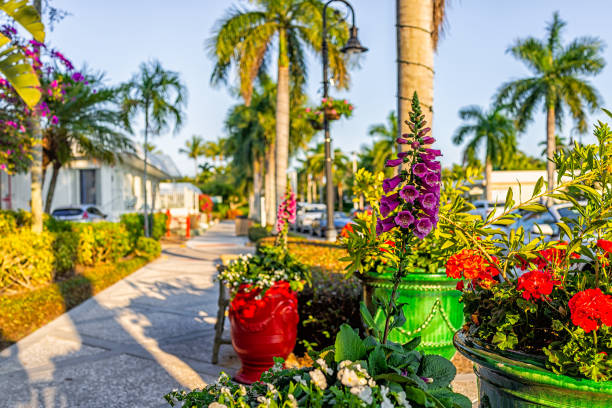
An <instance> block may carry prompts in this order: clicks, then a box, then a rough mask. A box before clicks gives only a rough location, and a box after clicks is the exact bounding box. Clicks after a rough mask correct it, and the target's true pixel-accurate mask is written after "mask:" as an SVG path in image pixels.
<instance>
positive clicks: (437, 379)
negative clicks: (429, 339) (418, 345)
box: [418, 354, 457, 389]
mask: <svg viewBox="0 0 612 408" xmlns="http://www.w3.org/2000/svg"><path fill="white" fill-rule="evenodd" d="M456 374H457V369H456V368H455V366H454V365H453V364H452V363H451V362H450V361H448V360H447V359H445V358H444V357H442V356H437V355H434V354H430V355H426V356H425V357H423V360H421V367H419V372H418V375H419V377H425V378H430V379H431V380H433V381H432V382H429V381H427V380H426V381H425V382H426V383H427V384H428V388H429V389H436V388H444V387H447V386H448V385H449V384H450V383H451V381H453V378H455V375H456Z"/></svg>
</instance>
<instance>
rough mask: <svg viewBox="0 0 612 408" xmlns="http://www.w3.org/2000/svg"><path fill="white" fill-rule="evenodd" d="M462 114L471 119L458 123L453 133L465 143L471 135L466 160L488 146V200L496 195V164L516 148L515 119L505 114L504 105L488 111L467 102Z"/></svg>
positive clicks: (471, 159)
mask: <svg viewBox="0 0 612 408" xmlns="http://www.w3.org/2000/svg"><path fill="white" fill-rule="evenodd" d="M459 117H460V118H461V119H462V120H464V121H469V123H467V124H465V125H463V126H461V127H459V129H457V132H456V133H455V135H454V136H453V143H455V144H456V145H459V144H462V143H463V142H464V141H465V140H466V139H467V138H468V137H470V136H471V137H472V139H471V140H469V142H468V144H467V145H466V147H465V152H464V161H467V162H469V161H473V160H474V159H475V158H476V156H477V153H478V150H479V148H480V147H481V146H482V145H484V150H485V179H486V183H487V184H486V187H487V188H486V191H487V193H486V195H487V200H488V201H491V200H492V199H493V191H492V190H491V173H492V171H493V166H497V165H499V164H501V163H502V162H503V161H504V159H506V158H508V157H509V155H511V154H513V153H514V151H515V150H516V130H515V127H514V122H513V121H512V120H511V119H510V118H508V117H507V116H505V115H504V114H503V112H502V108H499V107H496V108H492V109H491V110H489V111H488V112H485V111H483V110H482V109H481V108H480V107H479V106H468V107H465V108H462V109H461V110H460V111H459Z"/></svg>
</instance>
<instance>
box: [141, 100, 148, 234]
mask: <svg viewBox="0 0 612 408" xmlns="http://www.w3.org/2000/svg"><path fill="white" fill-rule="evenodd" d="M148 141H149V104H148V103H146V104H145V134H144V171H143V183H142V191H143V192H144V214H143V215H144V235H145V237H148V236H149V210H148V208H147V165H148V159H149V149H147V145H148Z"/></svg>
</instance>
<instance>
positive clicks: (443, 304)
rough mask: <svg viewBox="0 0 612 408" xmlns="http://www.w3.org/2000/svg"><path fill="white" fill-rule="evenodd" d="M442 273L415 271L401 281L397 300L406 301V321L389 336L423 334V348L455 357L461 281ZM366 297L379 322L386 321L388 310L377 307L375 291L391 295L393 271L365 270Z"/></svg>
mask: <svg viewBox="0 0 612 408" xmlns="http://www.w3.org/2000/svg"><path fill="white" fill-rule="evenodd" d="M439 272H440V273H435V274H432V273H422V272H418V271H415V272H411V273H409V274H407V275H406V276H405V277H404V278H403V279H402V282H401V283H400V285H399V287H398V290H397V303H404V304H405V306H404V315H405V316H406V323H404V325H403V326H402V327H399V328H397V329H394V330H392V331H391V332H390V333H389V340H391V341H394V342H396V343H401V344H403V343H406V342H408V341H409V340H410V339H412V338H413V337H415V336H421V345H420V346H419V350H421V351H424V352H426V353H429V354H440V355H442V356H444V357H446V358H449V359H450V358H452V357H453V355H454V354H455V347H454V346H453V335H454V334H455V332H456V331H457V330H458V329H459V328H460V327H461V326H462V325H463V305H462V304H461V303H459V297H460V296H461V292H460V291H458V290H456V289H455V287H456V285H457V281H456V280H454V279H451V278H448V277H447V276H446V274H445V273H444V271H443V270H440V271H439ZM362 280H363V283H364V284H363V297H364V301H365V303H366V305H367V306H368V309H370V312H371V313H372V315H373V316H374V320H375V321H376V322H377V323H378V324H379V325H384V321H385V313H384V311H383V310H382V309H377V310H375V309H374V305H373V303H372V297H373V295H374V294H375V293H376V294H379V295H382V296H383V297H384V298H385V299H387V302H388V299H389V296H390V295H391V292H392V289H393V275H392V274H390V273H383V274H377V273H370V274H365V276H364V277H363V278H362Z"/></svg>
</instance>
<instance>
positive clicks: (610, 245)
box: [597, 239, 612, 253]
mask: <svg viewBox="0 0 612 408" xmlns="http://www.w3.org/2000/svg"><path fill="white" fill-rule="evenodd" d="M597 246H598V247H600V248H601V249H603V250H604V251H606V252H610V253H612V241H606V240H605V239H600V240H599V241H597Z"/></svg>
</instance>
